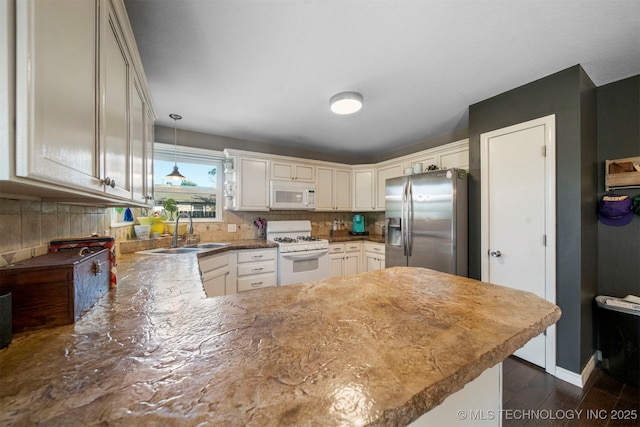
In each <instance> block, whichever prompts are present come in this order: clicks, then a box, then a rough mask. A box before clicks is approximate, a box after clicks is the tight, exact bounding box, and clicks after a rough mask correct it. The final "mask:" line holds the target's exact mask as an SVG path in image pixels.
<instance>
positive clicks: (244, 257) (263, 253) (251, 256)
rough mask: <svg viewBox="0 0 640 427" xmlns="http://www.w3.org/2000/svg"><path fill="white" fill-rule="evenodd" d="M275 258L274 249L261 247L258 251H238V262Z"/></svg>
mask: <svg viewBox="0 0 640 427" xmlns="http://www.w3.org/2000/svg"><path fill="white" fill-rule="evenodd" d="M274 259H276V250H275V249H263V250H258V251H238V262H239V263H241V262H255V261H268V260H274Z"/></svg>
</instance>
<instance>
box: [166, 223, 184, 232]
mask: <svg viewBox="0 0 640 427" xmlns="http://www.w3.org/2000/svg"><path fill="white" fill-rule="evenodd" d="M188 226H189V224H178V234H179V235H183V234H187V228H188ZM175 229H176V223H175V222H168V223H167V232H168V233H169V234H173V232H174V231H175Z"/></svg>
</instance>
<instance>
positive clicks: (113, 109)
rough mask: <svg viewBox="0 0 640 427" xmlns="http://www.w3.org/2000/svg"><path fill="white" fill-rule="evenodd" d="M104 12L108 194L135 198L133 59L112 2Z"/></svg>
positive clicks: (103, 83) (103, 110)
mask: <svg viewBox="0 0 640 427" xmlns="http://www.w3.org/2000/svg"><path fill="white" fill-rule="evenodd" d="M106 5H107V7H106V8H105V9H106V10H104V11H103V12H104V13H103V22H102V37H101V46H100V48H101V49H100V53H101V61H100V63H101V64H102V68H101V81H100V95H101V96H100V99H101V102H102V105H101V107H102V108H101V109H100V111H101V123H102V129H101V137H102V140H101V149H102V150H101V151H102V155H103V161H102V162H101V163H102V164H103V170H104V172H103V179H104V180H105V184H106V185H105V191H106V192H107V193H109V194H112V195H114V196H118V197H120V198H123V199H127V198H131V195H132V194H131V186H132V180H131V156H130V153H131V148H132V147H131V145H130V143H131V141H130V140H129V114H130V113H131V111H130V110H129V108H128V107H129V105H128V102H129V94H130V87H131V86H130V83H131V82H130V79H131V71H132V70H131V60H130V59H129V54H128V48H127V45H126V41H125V39H124V35H123V33H122V27H121V25H120V21H119V20H118V17H117V16H116V14H115V11H114V10H113V7H112V5H111V2H110V1H106Z"/></svg>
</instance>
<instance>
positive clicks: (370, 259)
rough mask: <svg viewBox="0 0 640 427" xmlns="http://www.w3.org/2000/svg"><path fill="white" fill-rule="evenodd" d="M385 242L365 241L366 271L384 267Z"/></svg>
mask: <svg viewBox="0 0 640 427" xmlns="http://www.w3.org/2000/svg"><path fill="white" fill-rule="evenodd" d="M384 260H385V255H384V244H382V243H373V242H365V243H364V271H366V272H369V271H374V270H380V269H383V268H384Z"/></svg>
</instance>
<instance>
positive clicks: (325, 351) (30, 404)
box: [0, 254, 560, 426]
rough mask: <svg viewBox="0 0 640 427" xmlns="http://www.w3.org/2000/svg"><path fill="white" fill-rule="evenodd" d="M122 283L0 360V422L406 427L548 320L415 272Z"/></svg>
mask: <svg viewBox="0 0 640 427" xmlns="http://www.w3.org/2000/svg"><path fill="white" fill-rule="evenodd" d="M118 271H119V274H120V276H119V284H118V287H117V289H112V290H111V291H110V292H109V293H107V294H106V295H104V296H103V298H101V299H100V300H99V301H98V303H97V304H96V305H95V306H94V307H93V308H92V309H91V310H90V311H89V312H87V313H86V314H85V315H84V316H83V317H82V318H81V319H80V320H79V321H78V322H77V323H76V324H75V325H68V326H63V327H58V328H54V329H48V330H39V331H33V332H30V333H24V334H20V335H18V336H14V341H13V342H12V344H11V345H10V346H9V347H8V348H6V349H4V350H1V351H0V424H2V425H30V424H39V425H83V426H84V425H180V426H184V425H225V426H227V425H256V426H265V425H273V426H281V425H322V426H331V425H407V424H409V423H411V422H412V421H414V420H416V419H417V418H418V417H419V416H420V415H421V414H423V413H425V412H427V411H429V410H431V409H432V408H434V407H436V406H437V405H439V404H440V403H441V402H442V401H443V400H444V399H445V398H446V397H447V396H449V395H451V394H452V393H455V392H457V391H458V390H460V389H461V388H462V387H463V386H464V385H465V384H466V383H469V382H470V381H472V380H474V378H476V377H478V376H479V375H480V374H482V373H483V371H485V370H487V369H489V368H491V367H492V366H494V365H496V364H499V363H500V362H502V360H504V359H505V358H506V357H508V356H509V355H510V354H511V353H513V351H515V350H516V349H517V348H519V347H520V346H522V345H523V344H524V343H525V342H527V341H528V340H529V339H530V338H532V337H534V336H536V335H538V334H539V333H541V332H542V331H543V330H544V329H545V328H546V327H548V326H549V325H551V324H553V323H555V322H556V321H557V320H558V319H559V317H560V310H559V308H558V307H556V306H555V305H553V304H550V303H548V302H546V301H544V300H542V299H540V298H538V297H536V296H534V295H532V294H529V293H524V292H520V291H516V290H512V289H508V288H503V287H499V286H494V285H490V284H485V283H481V282H478V281H475V280H472V279H466V278H462V277H457V276H451V275H447V274H444V273H438V272H435V271H431V270H426V269H419V268H390V269H384V270H379V271H375V272H371V273H364V274H359V275H353V276H344V277H339V278H334V279H329V280H324V281H319V282H313V283H309V284H301V285H291V286H286V287H274V288H265V289H261V290H257V291H251V292H244V293H239V294H235V295H228V296H222V297H217V298H206V297H205V294H204V291H203V289H202V284H201V283H200V280H199V272H198V263H197V260H196V257H195V256H193V255H177V256H149V255H146V256H145V255H140V254H130V255H129V254H128V255H123V256H122V257H121V259H120V260H119V266H118ZM478 409H482V408H478Z"/></svg>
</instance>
